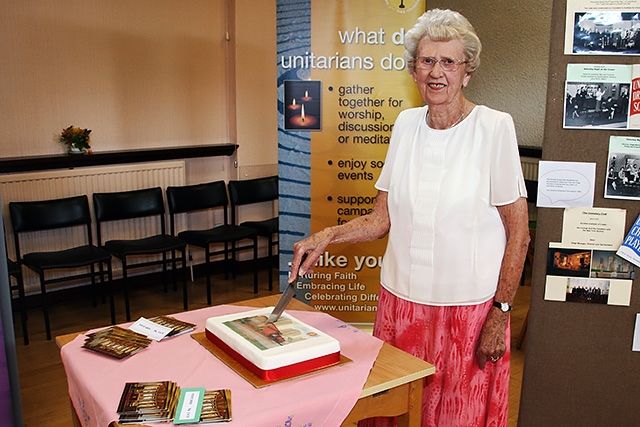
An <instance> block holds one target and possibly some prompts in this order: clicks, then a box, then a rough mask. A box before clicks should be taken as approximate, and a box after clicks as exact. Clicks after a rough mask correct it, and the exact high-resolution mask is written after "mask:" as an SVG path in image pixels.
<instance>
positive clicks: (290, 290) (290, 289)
mask: <svg viewBox="0 0 640 427" xmlns="http://www.w3.org/2000/svg"><path fill="white" fill-rule="evenodd" d="M305 258H306V254H305V255H304V256H303V257H302V261H301V262H300V263H301V264H302V263H303V262H304V260H305ZM299 279H300V275H297V276H296V278H295V280H294V281H292V282H291V283H289V284H288V285H287V288H286V289H285V290H284V292H283V293H282V295H281V296H280V299H279V300H278V303H277V304H276V306H275V307H274V308H273V311H272V312H271V314H270V315H269V317H268V318H267V321H266V322H265V325H268V324H269V323H275V322H277V321H278V319H280V316H281V315H282V313H283V312H284V309H285V308H286V307H287V305H289V303H290V302H291V299H292V298H293V297H294V295H295V294H296V288H295V284H296V283H298V280H299Z"/></svg>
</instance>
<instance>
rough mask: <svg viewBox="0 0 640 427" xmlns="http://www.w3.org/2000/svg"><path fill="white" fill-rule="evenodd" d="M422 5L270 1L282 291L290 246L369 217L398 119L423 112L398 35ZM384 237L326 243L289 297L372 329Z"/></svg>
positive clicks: (386, 0)
mask: <svg viewBox="0 0 640 427" xmlns="http://www.w3.org/2000/svg"><path fill="white" fill-rule="evenodd" d="M424 11H425V0H404V1H403V0H306V1H300V0H297V1H293V0H278V1H277V25H278V58H277V61H278V89H279V94H278V96H279V99H278V101H279V102H278V104H279V106H278V107H279V113H280V114H279V119H280V122H279V137H278V142H279V178H280V180H279V182H280V286H281V288H283V287H284V286H285V285H286V283H287V274H288V271H289V263H290V262H291V259H292V256H293V251H292V249H293V243H295V242H296V241H297V240H300V239H302V238H304V237H306V236H308V235H309V234H311V233H314V232H316V231H319V230H321V229H323V228H324V227H327V226H332V225H338V224H342V223H344V222H346V221H349V220H350V219H353V218H355V217H357V216H360V215H363V214H366V213H368V212H370V211H371V209H372V208H373V205H374V203H375V199H376V193H377V190H376V189H375V187H374V184H375V182H376V180H377V179H378V176H379V174H380V168H381V167H382V165H383V164H384V158H385V155H386V152H387V148H388V146H389V139H390V136H391V131H392V129H393V123H394V121H395V119H396V117H397V115H398V113H399V112H400V111H402V110H404V109H406V108H411V107H415V106H419V105H421V100H420V96H419V93H418V91H417V90H416V88H415V84H414V82H413V80H412V78H411V75H410V74H409V73H408V70H407V68H406V65H405V60H404V56H403V53H404V47H403V45H404V34H405V31H406V30H408V29H409V28H411V27H412V26H413V24H414V23H415V22H416V19H417V18H418V17H419V16H420V15H421V14H422V13H423V12H424ZM385 247H386V239H380V240H376V241H374V242H368V243H359V244H342V245H333V246H329V247H328V248H327V249H326V251H325V253H324V254H323V255H322V256H321V258H320V260H319V262H318V264H317V265H316V266H315V267H314V272H313V273H310V274H308V275H307V278H308V279H309V280H306V281H304V282H300V283H298V284H297V285H296V286H297V289H296V298H298V299H300V300H302V301H305V302H307V303H309V304H311V305H312V306H314V307H315V308H317V309H319V310H322V311H325V312H327V313H330V314H331V315H333V316H335V317H337V318H339V319H342V320H344V321H347V322H356V323H357V322H365V323H368V322H372V321H373V320H374V318H375V311H376V308H377V299H378V297H377V295H378V288H379V283H380V266H381V261H382V256H383V254H384V250H385Z"/></svg>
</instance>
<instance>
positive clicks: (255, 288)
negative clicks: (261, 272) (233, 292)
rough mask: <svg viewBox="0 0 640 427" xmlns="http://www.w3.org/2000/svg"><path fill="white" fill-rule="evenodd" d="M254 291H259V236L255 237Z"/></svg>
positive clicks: (255, 292)
mask: <svg viewBox="0 0 640 427" xmlns="http://www.w3.org/2000/svg"><path fill="white" fill-rule="evenodd" d="M253 293H254V294H257V293H258V237H257V236H256V237H254V238H253Z"/></svg>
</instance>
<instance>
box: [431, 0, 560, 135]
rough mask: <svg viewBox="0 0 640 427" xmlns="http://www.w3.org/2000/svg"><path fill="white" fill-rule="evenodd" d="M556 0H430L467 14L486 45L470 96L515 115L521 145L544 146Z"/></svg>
mask: <svg viewBox="0 0 640 427" xmlns="http://www.w3.org/2000/svg"><path fill="white" fill-rule="evenodd" d="M551 3H552V0H526V1H513V0H491V1H490V2H486V1H476V2H473V1H468V0H427V7H428V8H429V9H433V8H440V9H453V10H457V11H459V12H461V13H462V14H463V15H464V16H466V17H467V19H469V21H470V22H471V24H472V25H473V26H474V27H475V29H476V31H477V33H478V35H479V37H480V40H481V41H482V45H483V49H482V54H481V55H480V58H481V61H480V68H479V69H478V71H477V72H476V74H475V75H474V77H473V78H472V80H471V83H470V85H469V87H468V88H467V89H466V92H465V93H466V95H467V97H468V98H469V99H470V100H472V101H474V102H476V103H478V104H484V105H487V106H489V107H492V108H495V109H498V110H502V111H506V112H508V113H510V114H511V115H512V116H513V119H514V122H515V125H516V132H517V133H518V142H519V144H520V145H525V146H532V147H541V146H542V137H543V133H544V114H545V106H546V102H547V101H546V99H547V98H546V96H547V73H548V63H549V37H550V31H551Z"/></svg>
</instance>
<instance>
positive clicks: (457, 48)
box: [413, 37, 471, 107]
mask: <svg viewBox="0 0 640 427" xmlns="http://www.w3.org/2000/svg"><path fill="white" fill-rule="evenodd" d="M417 52H418V53H417V55H416V56H417V57H429V58H435V59H436V60H441V59H443V58H448V59H453V60H455V61H458V60H460V61H464V60H466V58H465V56H464V46H463V45H462V42H460V40H457V39H453V40H449V41H432V40H431V39H429V38H428V37H423V38H422V40H420V43H419V44H418V51H417ZM413 79H414V80H415V82H416V84H417V85H418V90H419V91H420V95H422V99H423V100H424V102H426V103H427V105H429V107H433V106H436V105H442V106H446V105H449V104H451V103H454V102H456V103H460V97H461V96H462V87H463V86H466V85H467V84H468V83H469V80H470V79H471V74H468V73H467V72H466V66H465V64H460V65H459V66H458V68H457V69H456V70H454V71H444V70H443V69H442V67H441V66H440V63H436V64H435V65H434V66H433V68H432V69H430V70H425V69H421V68H418V67H417V66H416V67H415V69H414V71H413Z"/></svg>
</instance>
